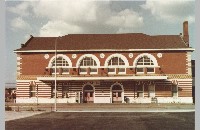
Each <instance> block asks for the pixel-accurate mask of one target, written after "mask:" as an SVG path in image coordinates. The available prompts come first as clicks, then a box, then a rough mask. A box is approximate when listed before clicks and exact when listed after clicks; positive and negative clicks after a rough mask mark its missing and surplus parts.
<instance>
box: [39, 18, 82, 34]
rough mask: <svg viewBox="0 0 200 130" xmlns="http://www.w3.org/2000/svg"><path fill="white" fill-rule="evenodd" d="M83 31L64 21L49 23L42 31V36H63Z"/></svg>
mask: <svg viewBox="0 0 200 130" xmlns="http://www.w3.org/2000/svg"><path fill="white" fill-rule="evenodd" d="M81 32H82V29H81V28H80V27H79V26H76V25H70V24H68V23H66V22H64V21H49V22H48V23H47V24H45V25H44V26H43V27H42V28H41V29H40V36H45V37H51V36H63V35H66V34H68V33H70V34H72V33H81Z"/></svg>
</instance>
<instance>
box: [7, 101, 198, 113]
mask: <svg viewBox="0 0 200 130" xmlns="http://www.w3.org/2000/svg"><path fill="white" fill-rule="evenodd" d="M6 106H9V107H11V108H12V110H15V111H38V110H39V111H54V108H55V104H38V105H37V104H18V103H17V104H15V103H7V104H6ZM56 108H57V111H67V112H179V111H180V112H184V111H185V112H186V111H195V105H194V104H157V103H153V104H133V103H131V104H126V103H122V104H93V103H89V104H85V103H84V104H83V103H82V104H78V103H77V104H76V103H73V104H56Z"/></svg>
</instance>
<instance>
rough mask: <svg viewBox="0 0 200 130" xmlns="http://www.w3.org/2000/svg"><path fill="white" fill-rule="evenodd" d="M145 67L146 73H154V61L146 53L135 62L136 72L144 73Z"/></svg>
mask: <svg viewBox="0 0 200 130" xmlns="http://www.w3.org/2000/svg"><path fill="white" fill-rule="evenodd" d="M145 68H146V71H147V73H155V66H154V62H153V60H152V59H150V58H149V57H147V56H146V55H144V56H143V57H141V58H139V59H138V61H137V63H136V71H137V73H144V69H145Z"/></svg>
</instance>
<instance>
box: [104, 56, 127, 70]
mask: <svg viewBox="0 0 200 130" xmlns="http://www.w3.org/2000/svg"><path fill="white" fill-rule="evenodd" d="M113 57H119V58H121V59H122V60H123V61H124V63H125V65H119V66H116V67H121V68H122V67H128V66H129V62H128V60H127V58H126V57H125V56H124V55H122V54H119V53H116V54H112V55H110V56H108V57H107V58H106V60H105V63H104V66H105V67H108V61H109V60H111V59H112V58H113ZM112 67H115V66H112Z"/></svg>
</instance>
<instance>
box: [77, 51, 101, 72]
mask: <svg viewBox="0 0 200 130" xmlns="http://www.w3.org/2000/svg"><path fill="white" fill-rule="evenodd" d="M85 57H92V59H93V60H95V62H96V63H97V66H85V67H81V68H86V69H87V68H97V72H92V73H90V74H98V68H100V61H99V59H98V58H97V57H96V56H95V55H93V54H84V55H82V56H80V57H79V59H78V60H77V62H76V67H77V68H80V62H81V61H82V60H83V58H85ZM79 74H87V71H86V72H79Z"/></svg>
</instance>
